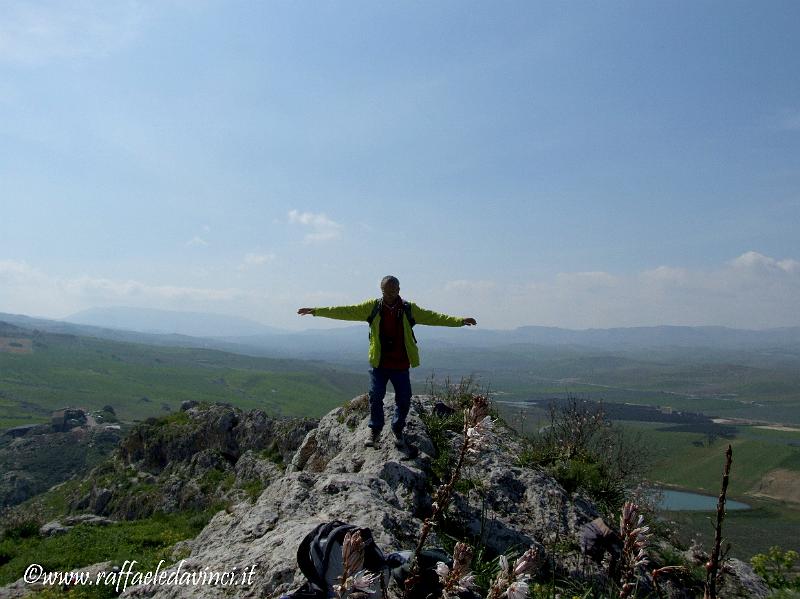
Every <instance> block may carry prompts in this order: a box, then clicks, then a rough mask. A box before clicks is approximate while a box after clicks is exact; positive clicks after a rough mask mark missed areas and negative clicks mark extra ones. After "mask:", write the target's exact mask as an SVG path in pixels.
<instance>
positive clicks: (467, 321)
mask: <svg viewBox="0 0 800 599" xmlns="http://www.w3.org/2000/svg"><path fill="white" fill-rule="evenodd" d="M461 324H465V325H467V326H468V327H471V326H475V325H476V324H478V321H477V320H475V319H474V318H464V319H463V320H462V321H461Z"/></svg>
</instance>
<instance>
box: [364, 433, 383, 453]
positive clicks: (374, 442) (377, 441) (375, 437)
mask: <svg viewBox="0 0 800 599" xmlns="http://www.w3.org/2000/svg"><path fill="white" fill-rule="evenodd" d="M380 446H381V431H380V430H379V429H376V428H373V429H370V435H369V439H367V440H366V441H364V447H373V448H375V449H379V448H380Z"/></svg>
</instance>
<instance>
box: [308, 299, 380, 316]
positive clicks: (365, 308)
mask: <svg viewBox="0 0 800 599" xmlns="http://www.w3.org/2000/svg"><path fill="white" fill-rule="evenodd" d="M374 305H375V300H367V301H366V302H364V303H363V304H354V305H352V306H331V307H327V308H300V309H299V310H298V311H297V313H298V314H299V315H300V316H305V315H306V314H311V315H312V316H324V317H325V318H334V319H336V320H367V317H368V316H369V315H370V313H371V312H372V307H373V306H374Z"/></svg>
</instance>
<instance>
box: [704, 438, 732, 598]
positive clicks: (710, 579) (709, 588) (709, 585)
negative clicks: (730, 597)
mask: <svg viewBox="0 0 800 599" xmlns="http://www.w3.org/2000/svg"><path fill="white" fill-rule="evenodd" d="M732 459H733V448H732V447H731V446H730V445H728V449H727V451H725V468H724V469H723V471H722V490H721V491H720V493H719V499H718V500H717V524H716V526H715V527H714V550H713V551H712V552H711V559H709V560H708V563H706V585H705V592H704V594H703V599H717V578H718V576H719V575H720V567H719V566H720V561H721V560H720V546H721V545H722V521H723V520H724V519H725V495H726V494H727V492H728V479H729V477H730V474H731V461H732Z"/></svg>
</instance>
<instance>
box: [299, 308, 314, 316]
mask: <svg viewBox="0 0 800 599" xmlns="http://www.w3.org/2000/svg"><path fill="white" fill-rule="evenodd" d="M297 313H298V314H299V315H300V316H305V315H306V314H311V315H313V314H314V308H300V309H299V310H298V311H297Z"/></svg>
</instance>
